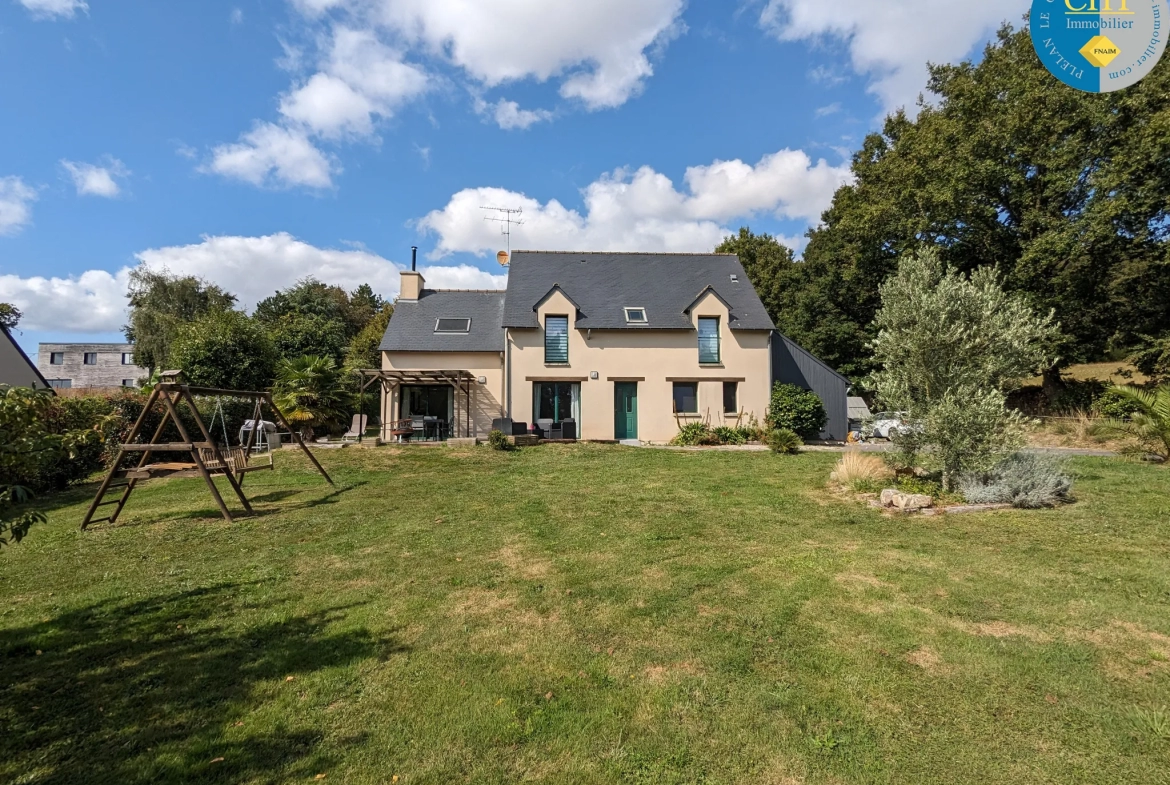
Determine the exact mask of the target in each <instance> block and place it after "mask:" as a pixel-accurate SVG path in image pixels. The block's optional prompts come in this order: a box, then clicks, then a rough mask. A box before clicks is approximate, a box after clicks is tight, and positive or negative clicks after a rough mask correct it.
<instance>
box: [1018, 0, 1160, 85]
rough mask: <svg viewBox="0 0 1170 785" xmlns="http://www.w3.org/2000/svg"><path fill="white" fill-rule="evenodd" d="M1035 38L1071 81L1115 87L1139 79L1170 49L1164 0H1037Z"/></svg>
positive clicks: (1050, 65) (1045, 58)
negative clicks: (1167, 48) (1167, 46)
mask: <svg viewBox="0 0 1170 785" xmlns="http://www.w3.org/2000/svg"><path fill="white" fill-rule="evenodd" d="M1031 25H1032V44H1033V45H1034V46H1035V47H1036V54H1038V55H1040V61H1041V62H1043V63H1044V66H1045V67H1046V68H1047V69H1048V70H1049V71H1051V72H1052V73H1053V75H1054V76H1056V78H1057V79H1059V80H1060V81H1062V82H1064V83H1065V84H1066V85H1069V86H1070V87H1075V88H1076V89H1078V90H1084V91H1085V92H1087V93H1111V92H1113V91H1114V90H1121V89H1123V88H1126V87H1129V86H1130V85H1132V84H1134V83H1136V82H1138V81H1140V80H1141V79H1142V78H1143V77H1145V76H1146V75H1147V74H1149V73H1150V71H1152V70H1153V68H1154V66H1155V65H1157V64H1158V60H1159V59H1161V57H1162V52H1163V51H1165V49H1166V37H1167V32H1168V31H1170V8H1168V7H1167V5H1166V0H1033V2H1032V21H1031Z"/></svg>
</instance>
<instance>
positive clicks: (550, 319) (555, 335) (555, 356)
mask: <svg viewBox="0 0 1170 785" xmlns="http://www.w3.org/2000/svg"><path fill="white" fill-rule="evenodd" d="M544 362H545V363H546V364H549V365H565V364H567V363H568V362H569V317H567V316H546V317H544Z"/></svg>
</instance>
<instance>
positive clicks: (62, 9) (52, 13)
mask: <svg viewBox="0 0 1170 785" xmlns="http://www.w3.org/2000/svg"><path fill="white" fill-rule="evenodd" d="M18 1H19V2H20V4H21V5H22V6H24V7H25V8H27V9H28V10H29V12H30V13H31V14H32V15H33V18H34V19H52V18H54V17H61V18H62V19H72V18H73V16H74V15H75V14H76V13H77V12H78V11H82V12H88V11H89V5H88V4H87V3H86V2H85V0H18Z"/></svg>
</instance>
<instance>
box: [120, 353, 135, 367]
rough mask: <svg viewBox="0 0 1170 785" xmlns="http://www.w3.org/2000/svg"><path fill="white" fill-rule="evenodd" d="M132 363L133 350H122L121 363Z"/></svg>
mask: <svg viewBox="0 0 1170 785" xmlns="http://www.w3.org/2000/svg"><path fill="white" fill-rule="evenodd" d="M133 364H134V352H122V365H133Z"/></svg>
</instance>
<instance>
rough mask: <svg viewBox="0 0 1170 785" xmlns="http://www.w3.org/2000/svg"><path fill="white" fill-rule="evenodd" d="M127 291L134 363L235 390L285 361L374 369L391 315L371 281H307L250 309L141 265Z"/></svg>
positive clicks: (275, 371)
mask: <svg viewBox="0 0 1170 785" xmlns="http://www.w3.org/2000/svg"><path fill="white" fill-rule="evenodd" d="M127 297H128V298H129V320H128V322H127V324H126V326H125V334H126V340H127V341H129V342H131V343H133V344H134V361H135V363H136V364H137V365H140V366H142V367H144V368H147V369H149V370H150V371H152V372H157V371H159V370H165V369H169V368H180V369H182V370H183V372H184V374H185V376H186V378H187V380H188V381H190V382H191V383H192V384H198V385H204V386H209V387H223V388H229V389H238V390H261V389H268V388H270V387H272V386H273V382H274V380H275V379H276V377H277V376H278V375H279V374H280V372H281V368H282V365H287V364H289V363H294V364H295V363H297V362H298V361H300V360H301V359H302V358H306V357H312V358H319V359H320V360H322V361H324V364H325V365H331V366H332V367H334V368H336V369H353V368H375V367H378V366H380V364H381V363H380V361H379V357H378V351H377V349H378V344H379V342H381V340H382V335H383V333H385V331H386V326H387V324H388V323H389V321H390V317H391V316H392V315H393V313H394V306H393V305H392V304H391V303H389V302H387V301H385V300H383V299H382V297H381V296H379V295H378V294H376V293H375V292H374V290H373V288H371V287H370V286H369V285H368V284H362V285H361V286H358V287H357V288H356V289H354V290H353V291H352V292H347V291H346V290H345V289H343V288H342V287H340V286H333V285H329V284H325V283H322V282H320V281H318V280H316V279H314V278H306V279H303V280H301V281H298V282H297V283H296V284H295V285H293V286H291V287H289V288H287V289H282V290H280V291H277V292H275V293H274V294H272V295H271V296H270V297H267V298H265V299H264V300H261V301H260V302H259V303H258V304H257V306H256V308H255V310H254V311H253V313H252V315H250V316H249V315H248V314H246V313H245V312H244V311H243V310H241V309H239V308H237V307H236V304H237V298H236V296H235V295H233V294H231V293H230V292H227V291H224V290H223V289H222V288H220V287H219V286H217V285H216V284H214V283H210V282H208V281H205V280H203V279H201V278H197V277H194V276H177V275H172V274H171V273H169V272H167V271H165V270H161V271H160V270H152V269H150V268H146V267H139V268H137V269H135V270H134V271H132V272H131V274H130V290H129V292H128V294H127Z"/></svg>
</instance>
